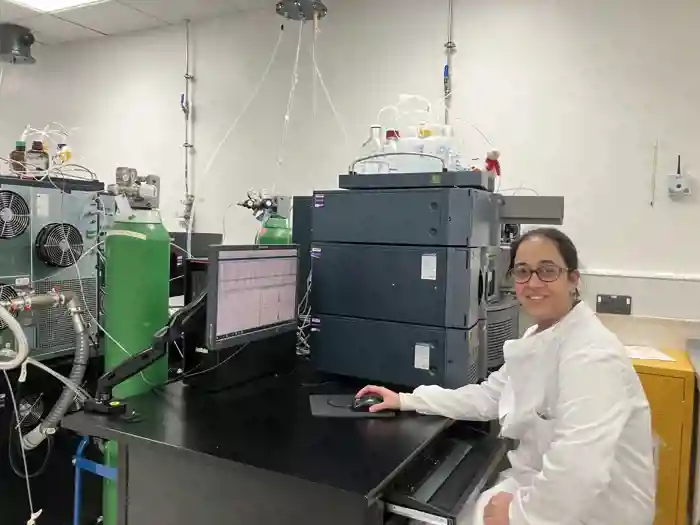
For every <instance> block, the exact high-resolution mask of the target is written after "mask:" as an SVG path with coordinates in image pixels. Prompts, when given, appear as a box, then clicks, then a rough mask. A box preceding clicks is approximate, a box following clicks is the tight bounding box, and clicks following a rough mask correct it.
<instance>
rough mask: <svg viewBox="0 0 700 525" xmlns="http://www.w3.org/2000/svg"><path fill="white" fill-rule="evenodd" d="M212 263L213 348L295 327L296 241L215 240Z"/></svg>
mask: <svg viewBox="0 0 700 525" xmlns="http://www.w3.org/2000/svg"><path fill="white" fill-rule="evenodd" d="M212 257H215V258H212ZM210 265H211V267H210V273H211V276H210V288H209V290H210V292H214V293H210V297H209V305H208V310H209V312H208V322H209V346H210V348H213V349H221V348H224V347H228V346H232V345H236V344H243V343H245V342H248V341H252V340H255V339H260V338H262V337H265V336H266V335H270V336H272V335H275V334H277V333H281V332H282V331H285V330H289V329H295V328H296V319H297V297H296V286H297V265H298V250H297V248H296V247H294V246H279V247H237V246H216V247H213V251H212V254H211V255H210ZM214 266H215V269H214V268H213V267H214ZM212 270H214V271H212Z"/></svg>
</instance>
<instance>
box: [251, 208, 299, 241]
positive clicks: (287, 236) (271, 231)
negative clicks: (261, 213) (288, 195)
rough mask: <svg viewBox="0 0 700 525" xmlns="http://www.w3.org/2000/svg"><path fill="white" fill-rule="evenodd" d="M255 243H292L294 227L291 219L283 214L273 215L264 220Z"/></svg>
mask: <svg viewBox="0 0 700 525" xmlns="http://www.w3.org/2000/svg"><path fill="white" fill-rule="evenodd" d="M255 244H261V245H266V244H292V229H291V228H290V227H289V220H288V219H286V218H285V217H282V216H281V215H271V216H270V217H269V218H268V219H267V220H266V221H265V222H263V224H262V227H261V228H260V231H259V232H258V234H257V235H256V236H255Z"/></svg>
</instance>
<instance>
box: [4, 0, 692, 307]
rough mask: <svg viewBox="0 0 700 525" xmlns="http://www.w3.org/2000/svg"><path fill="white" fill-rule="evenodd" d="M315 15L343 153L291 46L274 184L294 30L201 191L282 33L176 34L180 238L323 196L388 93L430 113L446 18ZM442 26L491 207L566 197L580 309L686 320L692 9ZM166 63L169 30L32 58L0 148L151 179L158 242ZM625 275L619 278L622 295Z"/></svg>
mask: <svg viewBox="0 0 700 525" xmlns="http://www.w3.org/2000/svg"><path fill="white" fill-rule="evenodd" d="M327 3H328V5H329V7H330V14H329V16H328V18H327V19H326V20H324V21H323V22H322V26H321V27H322V32H321V34H320V35H319V42H318V53H317V54H318V60H319V67H320V70H321V72H322V74H323V76H324V79H325V82H326V84H327V86H328V89H329V92H330V94H331V96H332V98H333V100H334V102H335V105H336V106H337V108H338V111H339V113H340V114H341V115H342V118H343V122H344V126H345V129H346V130H347V135H348V142H347V144H346V143H345V141H344V139H343V134H342V133H341V131H340V128H339V126H338V125H337V123H336V122H335V119H334V118H333V113H332V112H331V110H330V109H329V107H328V104H327V103H326V102H325V97H324V95H323V93H322V91H321V90H320V89H319V91H318V93H317V96H318V99H317V100H318V105H317V111H316V113H315V114H314V111H313V104H312V84H311V78H312V69H311V62H310V53H309V48H310V40H311V37H312V34H311V28H310V27H307V30H306V32H305V35H304V36H305V42H304V46H303V47H302V54H301V65H300V77H299V84H298V86H297V98H296V99H295V104H294V109H293V113H292V117H291V124H290V131H289V136H288V140H287V144H286V146H287V147H286V148H285V151H284V155H283V158H284V162H283V166H282V169H281V170H278V167H277V155H278V151H279V146H280V139H281V134H282V127H283V115H284V110H285V107H286V104H287V96H288V92H289V85H290V74H291V70H292V64H293V62H294V54H295V50H296V42H297V34H298V33H297V26H296V25H294V24H291V23H290V24H287V28H286V31H285V36H284V40H283V45H282V49H281V51H280V54H279V56H278V59H277V61H276V62H275V64H274V65H273V67H272V70H271V73H270V75H269V77H268V79H267V81H266V82H265V84H264V85H263V87H262V90H261V92H260V95H259V96H258V98H257V99H256V100H255V102H254V103H253V105H252V106H251V108H250V110H249V112H248V113H247V115H246V117H245V118H243V119H242V120H241V122H240V124H239V127H238V128H237V131H236V132H234V133H233V134H232V136H231V139H230V140H229V142H228V143H227V144H226V145H225V146H224V148H223V149H222V152H221V154H220V155H219V156H218V158H217V159H216V162H215V164H214V167H213V169H212V172H211V174H210V175H209V176H208V177H206V178H203V177H202V176H203V171H204V166H205V165H206V164H207V161H208V160H209V159H210V158H211V154H212V152H213V150H214V147H215V146H216V144H217V143H218V141H219V139H220V137H221V136H222V134H223V133H224V132H225V131H226V129H227V128H228V127H229V125H230V124H231V122H232V121H233V119H234V118H235V117H236V116H237V115H238V114H239V113H240V111H241V109H242V107H243V105H244V104H245V102H246V100H247V99H248V97H249V96H250V94H251V92H252V90H253V88H254V86H255V84H256V82H257V81H258V79H259V78H260V75H261V74H262V71H263V70H264V69H265V66H266V63H267V61H268V59H269V57H270V53H271V51H272V48H273V46H274V43H275V41H276V39H277V34H278V31H279V25H280V22H281V21H282V19H281V18H279V17H277V16H276V15H274V14H266V13H253V14H250V15H248V16H246V17H244V18H237V19H220V20H215V21H210V22H204V23H199V24H196V25H195V26H194V27H193V41H194V42H193V44H194V50H193V54H194V57H193V61H194V67H195V75H196V78H197V81H196V88H195V93H194V96H195V105H196V124H195V133H196V135H195V138H194V142H195V145H196V148H197V153H196V156H195V177H196V178H197V186H196V188H197V195H198V197H199V199H200V200H199V201H198V215H197V219H198V223H197V229H198V230H199V231H221V229H222V214H223V210H224V209H226V208H227V207H228V206H229V205H230V204H231V203H232V202H234V201H236V200H237V199H240V198H242V196H243V195H244V193H245V191H246V190H247V189H248V188H251V187H256V188H260V187H264V188H268V189H272V187H273V186H274V187H275V190H276V191H277V192H281V193H285V194H290V193H308V192H310V191H311V190H312V189H314V188H332V187H335V185H336V175H337V174H338V173H339V172H341V171H343V170H344V169H346V166H347V163H348V160H349V159H350V158H351V157H352V156H353V154H355V153H356V150H357V146H358V145H359V144H360V143H361V142H362V141H363V139H364V138H365V136H366V134H367V125H368V124H370V123H372V122H373V121H374V120H375V118H376V113H377V111H378V109H379V108H380V107H382V106H383V105H385V104H389V103H393V102H395V101H396V99H397V96H398V94H399V93H420V94H422V95H425V96H427V97H429V98H430V99H434V100H437V99H439V98H440V96H441V94H442V76H441V75H442V66H443V61H444V55H443V44H444V42H445V39H446V35H445V31H446V18H447V8H446V6H447V2H446V1H440V2H437V1H429V2H426V1H419V0H383V1H381V2H378V1H377V0H335V1H330V0H329V1H328V2H327ZM455 16H456V21H455V35H454V38H455V40H456V42H457V45H458V52H457V55H456V57H455V62H454V74H455V79H454V89H455V97H454V98H455V100H454V111H453V114H454V115H455V116H457V117H460V118H461V119H466V120H468V121H470V122H472V123H474V124H476V125H477V126H478V127H479V128H480V129H481V130H483V131H484V132H485V133H486V135H488V136H489V137H490V138H491V141H492V142H494V143H495V144H496V145H497V146H498V147H499V148H500V149H501V150H502V152H503V158H502V160H503V167H504V176H503V181H502V187H504V188H517V187H519V186H521V185H524V186H526V187H528V188H534V189H536V190H537V191H539V193H540V194H544V195H564V196H565V197H566V219H565V225H564V229H565V230H566V231H567V232H568V233H569V234H570V235H571V236H572V237H573V239H574V241H575V242H576V244H577V245H578V247H579V250H580V252H581V257H582V259H583V262H584V264H585V266H586V268H587V269H589V270H591V271H592V272H593V273H596V274H603V276H600V275H594V276H586V280H585V293H586V294H587V296H590V297H592V296H594V295H595V293H598V292H606V293H618V294H623V293H630V294H631V295H633V297H634V301H635V302H634V311H635V314H637V315H650V316H661V317H675V318H689V319H700V299H696V298H697V297H698V296H699V295H700V268H698V262H697V261H698V260H700V243H698V242H696V240H695V239H696V236H697V235H696V230H697V225H698V224H699V223H700V204H699V201H698V199H697V198H695V197H694V198H692V199H690V200H689V201H688V202H683V203H672V202H671V201H670V200H669V199H668V198H666V197H665V195H664V191H665V187H664V182H665V174H667V173H672V172H673V170H674V168H675V155H676V154H677V153H680V154H682V155H683V160H684V164H685V165H686V166H687V167H688V168H690V169H692V168H695V169H697V168H700V154H698V152H697V147H696V144H697V143H698V142H700V122H699V121H698V119H697V115H698V111H699V110H700V95H698V93H700V73H699V72H698V69H697V67H695V65H697V64H698V63H700V62H699V61H700V48H698V46H697V45H695V39H694V36H693V35H694V34H695V29H696V28H697V27H698V26H699V25H700V4H698V3H697V2H694V1H693V0H668V1H665V2H660V1H658V0H630V1H628V2H607V1H604V0H594V1H589V2H581V1H577V0H559V1H557V0H537V1H535V0H532V1H529V2H522V1H516V0H457V2H456V12H455ZM183 51H184V35H183V30H182V28H167V29H164V30H158V31H151V32H147V33H144V34H137V35H128V36H125V37H120V38H109V39H103V40H97V41H91V42H81V43H74V44H68V45H64V46H59V47H55V48H46V49H38V50H37V55H38V57H39V59H40V62H39V64H38V65H36V66H33V67H31V68H12V69H7V68H6V75H5V82H4V84H3V86H2V88H0V144H5V145H6V149H7V150H8V151H9V150H10V149H11V147H12V144H13V141H14V139H15V138H16V136H17V135H18V134H19V133H20V131H21V129H22V128H23V127H24V125H25V124H26V123H28V122H31V123H32V124H34V125H43V124H44V123H45V122H47V121H50V120H58V121H61V122H63V123H64V124H65V125H66V126H68V127H76V128H78V129H77V130H76V131H75V134H74V137H73V138H72V140H71V142H72V145H73V147H74V149H75V150H76V152H77V155H78V160H80V161H82V162H84V163H85V164H87V165H88V166H90V167H91V168H92V169H94V170H95V171H97V172H98V173H99V174H100V176H101V178H103V179H104V180H110V181H111V179H112V177H113V172H114V168H115V167H116V166H117V165H130V166H134V167H137V168H138V169H139V170H141V171H142V172H154V173H158V174H160V175H161V176H162V177H164V179H165V192H164V197H165V200H166V202H165V205H164V206H163V208H164V214H165V216H166V219H167V222H168V224H170V225H173V224H174V223H175V222H176V221H174V219H173V218H174V217H175V215H176V213H177V212H178V211H179V209H180V205H179V200H180V199H181V196H182V194H183V192H184V184H183V153H182V148H181V145H182V142H183V121H182V113H181V112H180V108H179V94H180V92H181V91H182V90H183V84H184V80H183V78H182V75H183V72H184V53H183ZM456 125H457V129H458V131H459V132H460V134H461V136H462V137H463V139H464V143H465V144H464V145H465V151H466V153H467V154H468V155H473V156H482V155H483V153H484V151H485V148H486V144H485V143H484V141H483V139H482V138H481V137H480V136H479V135H478V134H477V133H476V132H475V131H474V130H472V129H471V128H470V127H469V126H467V125H466V124H463V123H460V122H457V123H456ZM657 140H658V141H659V144H660V156H659V173H658V182H657V194H656V203H655V205H654V206H653V207H652V206H650V199H651V179H652V158H653V146H654V143H655V142H656V141H657ZM698 172H699V173H700V170H698ZM696 189H697V190H698V193H700V185H699V186H698V187H697V188H696ZM226 217H227V221H226V226H227V238H228V240H229V241H231V242H248V241H250V239H251V238H252V235H253V232H254V230H255V228H256V224H255V221H254V220H253V219H252V217H251V216H250V215H249V214H248V213H247V212H245V211H244V210H239V209H236V207H233V208H232V209H230V210H229V211H228V213H227V215H226ZM611 273H612V274H615V275H614V276H612V277H605V276H604V275H605V274H611ZM660 273H663V274H667V275H665V277H667V279H659V277H664V276H663V275H661V276H659V275H658V274H660ZM630 274H631V275H635V276H636V277H634V278H631V279H630V278H625V277H624V276H625V275H630ZM677 277H682V278H683V279H685V280H683V281H675V280H674V279H676V278H677Z"/></svg>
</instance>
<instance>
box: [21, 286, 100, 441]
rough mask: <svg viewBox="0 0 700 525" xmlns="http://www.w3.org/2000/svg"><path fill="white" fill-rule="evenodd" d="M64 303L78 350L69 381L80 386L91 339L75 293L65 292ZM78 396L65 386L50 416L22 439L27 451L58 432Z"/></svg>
mask: <svg viewBox="0 0 700 525" xmlns="http://www.w3.org/2000/svg"><path fill="white" fill-rule="evenodd" d="M61 296H62V297H61V299H62V302H65V305H66V308H67V309H68V311H69V312H70V314H71V317H72V319H73V329H74V330H75V334H76V349H75V357H74V359H73V368H71V371H70V374H69V375H68V380H69V381H70V382H71V383H73V384H75V385H80V384H81V383H82V382H83V378H84V377H85V372H86V370H87V366H88V361H89V359H90V347H89V337H88V334H87V331H86V330H85V323H84V322H83V319H82V316H81V310H80V306H79V304H78V301H77V300H76V296H75V294H74V293H73V292H63V293H62V294H61ZM75 397H76V394H75V392H74V391H73V389H71V388H69V387H67V386H65V387H64V388H63V392H61V396H60V397H59V398H58V401H56V404H55V405H54V406H53V408H52V409H51V412H50V413H49V415H48V416H46V418H45V419H44V420H43V421H42V422H41V423H40V424H39V425H38V426H37V427H36V428H34V430H32V431H30V432H29V433H27V434H26V435H25V436H24V437H23V438H22V446H23V447H24V448H25V449H26V450H33V449H35V448H36V447H38V446H39V445H40V444H41V443H42V442H43V441H44V440H45V439H46V437H47V436H48V435H50V434H53V433H54V432H55V431H56V427H57V426H58V424H59V423H60V422H61V420H62V419H63V416H65V415H66V412H68V410H69V409H70V407H71V405H72V404H73V401H74V400H75Z"/></svg>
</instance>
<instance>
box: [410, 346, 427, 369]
mask: <svg viewBox="0 0 700 525" xmlns="http://www.w3.org/2000/svg"><path fill="white" fill-rule="evenodd" d="M413 367H414V368H415V369H417V370H430V345H429V344H426V343H416V345H415V346H414V347H413Z"/></svg>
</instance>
